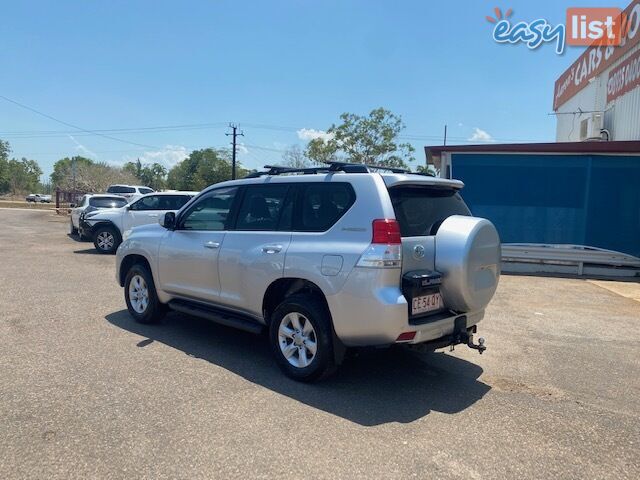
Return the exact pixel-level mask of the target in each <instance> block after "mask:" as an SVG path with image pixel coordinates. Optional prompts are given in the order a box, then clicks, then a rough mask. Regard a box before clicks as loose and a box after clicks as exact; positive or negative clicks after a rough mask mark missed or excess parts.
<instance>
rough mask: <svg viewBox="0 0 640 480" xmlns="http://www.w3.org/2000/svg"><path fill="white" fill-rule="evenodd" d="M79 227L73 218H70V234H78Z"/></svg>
mask: <svg viewBox="0 0 640 480" xmlns="http://www.w3.org/2000/svg"><path fill="white" fill-rule="evenodd" d="M77 234H78V229H77V228H76V227H74V226H73V220H71V219H69V235H77Z"/></svg>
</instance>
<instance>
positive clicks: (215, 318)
mask: <svg viewBox="0 0 640 480" xmlns="http://www.w3.org/2000/svg"><path fill="white" fill-rule="evenodd" d="M169 308H171V310H175V311H176V312H180V313H186V314H187V315H193V316H194V317H200V318H204V319H206V320H211V321H212V322H216V323H219V324H220V325H225V326H227V327H233V328H237V329H240V330H244V331H245V332H250V333H255V334H259V333H261V332H262V329H263V328H264V325H261V324H260V323H258V322H256V321H255V320H251V319H250V318H248V317H243V316H241V315H238V314H236V313H230V312H227V311H225V310H222V309H220V308H215V307H210V306H208V305H202V304H200V303H195V302H188V301H185V300H171V301H170V302H169Z"/></svg>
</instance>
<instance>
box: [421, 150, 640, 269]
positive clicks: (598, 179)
mask: <svg viewBox="0 0 640 480" xmlns="http://www.w3.org/2000/svg"><path fill="white" fill-rule="evenodd" d="M425 151H426V155H427V164H429V165H432V166H434V167H435V168H436V170H438V171H439V172H440V176H442V177H446V178H456V179H459V180H462V181H463V182H464V183H465V188H464V190H463V196H464V198H465V200H466V202H467V203H468V204H469V207H470V208H471V211H472V212H473V213H474V215H478V216H481V217H485V218H488V219H490V220H491V221H492V222H493V223H494V224H495V225H496V227H497V229H498V232H499V233H500V237H501V239H502V241H503V244H504V248H503V259H505V260H506V261H509V262H513V263H527V264H536V265H556V266H558V265H560V266H566V267H571V269H569V270H567V269H564V270H567V271H573V270H572V269H576V268H577V271H576V272H574V273H583V272H584V271H585V266H586V267H587V268H591V266H590V265H591V264H594V265H598V264H599V265H607V266H613V267H634V268H640V142H637V141H625V142H567V143H533V144H483V145H456V146H432V147H425ZM511 266H513V265H511ZM509 267H510V266H509V265H507V269H508V268H509ZM531 268H533V267H531V266H530V265H529V268H528V270H531ZM536 268H539V267H536ZM554 268H555V267H554ZM554 268H546V270H554ZM555 270H558V268H555ZM558 271H563V269H562V268H560V269H559V270H558Z"/></svg>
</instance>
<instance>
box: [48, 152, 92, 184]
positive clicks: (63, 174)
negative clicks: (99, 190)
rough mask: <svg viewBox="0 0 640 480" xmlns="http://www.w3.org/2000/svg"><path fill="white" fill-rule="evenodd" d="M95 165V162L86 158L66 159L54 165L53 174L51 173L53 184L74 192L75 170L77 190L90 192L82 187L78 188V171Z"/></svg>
mask: <svg viewBox="0 0 640 480" xmlns="http://www.w3.org/2000/svg"><path fill="white" fill-rule="evenodd" d="M90 165H93V160H91V159H90V158H86V157H81V156H76V157H71V158H69V157H65V158H61V159H60V160H58V161H57V162H56V163H54V164H53V173H51V184H52V185H53V186H54V187H59V188H61V189H63V190H72V189H73V188H74V184H73V180H74V178H73V177H74V169H75V176H76V188H77V189H78V190H83V191H88V190H86V189H85V188H84V187H82V186H78V183H77V180H78V170H79V169H82V168H84V167H88V166H90Z"/></svg>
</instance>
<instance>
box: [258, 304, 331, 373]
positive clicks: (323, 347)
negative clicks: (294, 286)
mask: <svg viewBox="0 0 640 480" xmlns="http://www.w3.org/2000/svg"><path fill="white" fill-rule="evenodd" d="M269 343H270V344H271V349H272V350H273V354H274V356H275V358H276V361H277V363H278V366H279V367H280V368H281V369H282V371H283V372H284V373H285V374H286V375H287V376H288V377H290V378H293V379H294V380H298V381H301V382H312V381H314V380H319V379H321V378H325V377H327V376H329V375H331V374H332V373H333V372H334V371H335V370H336V362H335V358H334V352H333V329H332V326H331V316H330V315H329V312H328V311H327V308H326V306H325V305H324V304H323V303H322V302H321V301H319V300H318V299H317V298H316V297H314V296H313V295H309V294H296V295H292V296H291V297H289V298H287V299H285V300H284V301H283V302H282V303H281V304H280V305H278V307H277V308H276V309H275V311H274V312H273V315H272V316H271V324H270V329H269Z"/></svg>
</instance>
